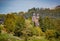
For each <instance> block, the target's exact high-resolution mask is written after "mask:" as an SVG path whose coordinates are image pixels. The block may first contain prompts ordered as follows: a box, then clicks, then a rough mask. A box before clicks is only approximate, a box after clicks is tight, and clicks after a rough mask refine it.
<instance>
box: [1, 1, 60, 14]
mask: <svg viewBox="0 0 60 41" xmlns="http://www.w3.org/2000/svg"><path fill="white" fill-rule="evenodd" d="M57 5H60V0H0V13H1V14H4V13H10V12H19V11H24V12H25V11H28V9H30V8H33V7H36V8H52V7H55V6H57Z"/></svg>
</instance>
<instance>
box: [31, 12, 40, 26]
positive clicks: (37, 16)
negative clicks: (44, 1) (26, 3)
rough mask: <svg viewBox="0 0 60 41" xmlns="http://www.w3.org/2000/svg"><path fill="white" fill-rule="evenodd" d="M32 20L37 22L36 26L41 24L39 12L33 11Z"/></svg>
mask: <svg viewBox="0 0 60 41" xmlns="http://www.w3.org/2000/svg"><path fill="white" fill-rule="evenodd" d="M32 21H33V22H34V23H35V26H39V14H37V15H36V14H35V13H33V16H32Z"/></svg>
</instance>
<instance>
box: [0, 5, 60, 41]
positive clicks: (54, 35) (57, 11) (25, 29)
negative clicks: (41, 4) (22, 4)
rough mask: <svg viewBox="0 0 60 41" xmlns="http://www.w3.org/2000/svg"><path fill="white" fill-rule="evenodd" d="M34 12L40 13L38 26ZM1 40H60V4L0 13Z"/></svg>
mask: <svg viewBox="0 0 60 41" xmlns="http://www.w3.org/2000/svg"><path fill="white" fill-rule="evenodd" d="M34 13H35V15H36V16H37V14H39V16H37V17H39V18H37V19H36V20H38V24H39V25H37V26H36V23H35V21H36V20H34V21H33V20H32V17H33V14H34ZM35 18H36V17H35ZM0 41H60V5H59V6H56V7H55V8H54V9H50V8H35V7H33V8H31V9H29V10H28V11H27V12H23V11H22V12H11V13H8V14H0Z"/></svg>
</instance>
